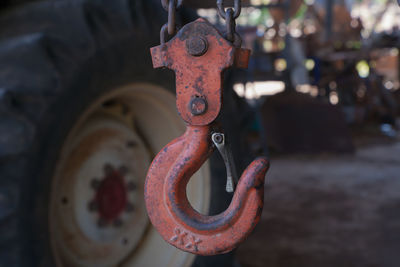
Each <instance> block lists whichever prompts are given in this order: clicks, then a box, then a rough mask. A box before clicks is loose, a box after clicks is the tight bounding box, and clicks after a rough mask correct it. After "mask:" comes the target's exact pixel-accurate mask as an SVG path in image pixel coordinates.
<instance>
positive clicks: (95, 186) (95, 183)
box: [90, 178, 101, 190]
mask: <svg viewBox="0 0 400 267" xmlns="http://www.w3.org/2000/svg"><path fill="white" fill-rule="evenodd" d="M100 184H101V182H100V181H99V180H98V179H96V178H93V179H92V180H91V181H90V186H91V187H92V188H93V189H94V190H97V189H98V188H99V187H100Z"/></svg>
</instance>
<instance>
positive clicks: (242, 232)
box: [145, 19, 269, 255]
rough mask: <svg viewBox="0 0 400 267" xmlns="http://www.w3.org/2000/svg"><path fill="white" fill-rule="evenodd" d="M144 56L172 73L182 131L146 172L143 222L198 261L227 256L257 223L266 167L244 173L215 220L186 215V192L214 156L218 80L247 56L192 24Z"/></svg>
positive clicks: (200, 23)
mask: <svg viewBox="0 0 400 267" xmlns="http://www.w3.org/2000/svg"><path fill="white" fill-rule="evenodd" d="M151 52H152V57H153V64H154V67H168V68H171V69H173V70H174V71H175V73H176V92H177V107H178V111H179V114H180V115H181V117H182V119H183V120H185V121H186V122H187V124H188V125H187V129H186V132H185V133H184V134H183V135H182V136H181V137H178V138H176V139H175V140H173V141H172V142H170V143H169V144H168V145H166V146H165V147H164V148H163V149H162V150H161V151H160V152H159V153H158V155H157V156H156V157H155V158H154V160H153V162H152V164H151V166H150V169H149V171H148V173H147V178H146V183H145V201H146V207H147V212H148V215H149V218H150V220H151V222H152V224H153V225H154V227H155V228H156V229H157V231H158V232H159V233H160V234H161V236H162V237H163V238H164V240H165V241H167V242H168V243H170V244H171V245H173V246H175V247H177V248H179V249H181V250H184V251H187V252H190V253H194V254H199V255H215V254H221V253H226V252H229V251H231V250H232V249H234V248H235V247H236V246H237V245H238V244H239V243H240V242H242V241H243V240H244V239H245V238H246V237H247V236H248V235H249V234H250V232H251V231H252V230H253V229H254V227H255V226H256V224H257V223H258V221H259V219H260V216H261V212H262V209H263V200H264V179H265V174H266V172H267V170H268V166H269V163H268V161H267V160H266V159H265V158H258V159H256V160H254V161H253V162H252V163H251V164H250V166H248V167H247V169H246V170H245V171H244V173H243V174H242V176H241V177H240V179H239V182H238V185H237V187H236V190H235V193H234V196H233V199H232V202H231V204H230V205H229V207H228V209H226V210H225V211H224V212H222V213H221V214H218V215H215V216H207V215H203V214H200V213H198V212H197V211H196V210H194V209H193V208H192V206H191V205H190V203H189V201H188V199H187V196H186V185H187V183H188V182H189V180H190V178H191V176H192V175H193V174H194V173H195V172H196V171H197V170H198V169H199V168H200V167H201V166H202V164H203V163H204V162H205V161H206V160H207V158H208V157H209V155H210V154H211V153H212V152H213V150H214V145H213V144H212V140H211V134H212V132H213V128H212V127H213V124H212V123H213V121H214V120H215V118H216V117H217V116H218V114H219V112H220V109H221V105H222V88H221V87H222V73H223V71H224V70H225V69H226V68H228V67H231V66H236V67H247V64H248V58H249V53H250V51H249V50H246V49H240V48H235V47H233V45H232V44H231V43H229V42H228V41H226V40H225V39H224V38H223V37H222V36H221V35H220V33H219V32H218V31H217V30H216V29H215V28H214V27H213V26H212V25H211V24H209V23H208V22H207V21H205V20H203V19H199V20H197V21H195V22H192V23H190V24H187V25H186V26H185V27H183V28H182V29H181V31H180V32H179V33H178V34H177V35H176V36H175V37H174V38H173V39H172V40H170V41H169V42H168V43H165V44H162V45H160V46H157V47H154V48H152V51H151Z"/></svg>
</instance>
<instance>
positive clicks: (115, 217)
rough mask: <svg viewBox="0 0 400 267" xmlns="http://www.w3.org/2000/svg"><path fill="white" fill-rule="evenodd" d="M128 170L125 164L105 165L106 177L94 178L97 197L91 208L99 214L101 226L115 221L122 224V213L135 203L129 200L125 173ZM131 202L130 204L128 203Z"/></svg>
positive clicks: (90, 205) (93, 184)
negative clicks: (119, 165) (117, 166)
mask: <svg viewBox="0 0 400 267" xmlns="http://www.w3.org/2000/svg"><path fill="white" fill-rule="evenodd" d="M126 172H127V168H126V167H125V166H121V167H120V168H119V169H115V168H114V167H113V166H112V165H111V164H106V165H105V166H104V173H105V177H104V178H103V179H102V180H101V181H98V180H96V179H95V180H93V181H92V187H93V189H94V190H95V192H96V193H95V197H94V199H93V200H92V202H91V203H90V204H89V209H90V210H94V211H95V212H97V213H98V215H99V226H104V225H108V224H110V223H114V225H116V226H118V225H120V224H121V218H120V215H121V214H122V213H123V212H124V211H128V212H129V211H131V208H128V207H132V206H133V205H132V204H131V203H129V202H128V194H129V192H128V189H129V187H128V185H127V184H126V182H125V178H124V175H125V174H126ZM128 204H129V205H128Z"/></svg>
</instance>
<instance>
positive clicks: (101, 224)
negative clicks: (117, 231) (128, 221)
mask: <svg viewBox="0 0 400 267" xmlns="http://www.w3.org/2000/svg"><path fill="white" fill-rule="evenodd" d="M97 226H98V227H100V228H103V227H106V226H107V221H106V220H104V219H103V218H99V219H98V220H97Z"/></svg>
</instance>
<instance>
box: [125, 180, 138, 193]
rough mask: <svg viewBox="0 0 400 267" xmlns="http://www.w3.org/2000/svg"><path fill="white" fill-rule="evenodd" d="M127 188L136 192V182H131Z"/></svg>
mask: <svg viewBox="0 0 400 267" xmlns="http://www.w3.org/2000/svg"><path fill="white" fill-rule="evenodd" d="M126 188H127V189H128V191H134V190H136V184H135V183H134V182H132V181H130V182H128V184H127V185H126Z"/></svg>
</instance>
